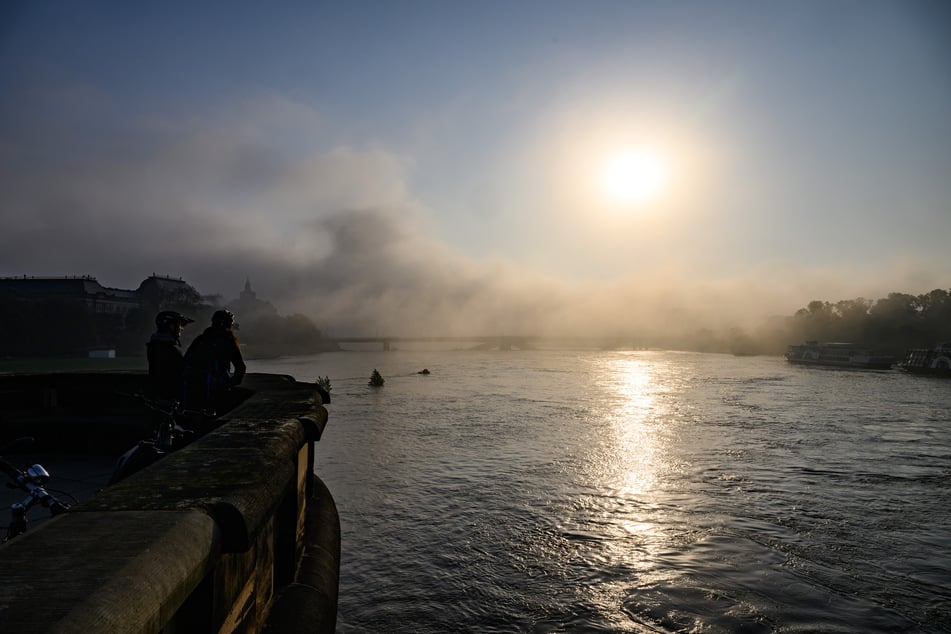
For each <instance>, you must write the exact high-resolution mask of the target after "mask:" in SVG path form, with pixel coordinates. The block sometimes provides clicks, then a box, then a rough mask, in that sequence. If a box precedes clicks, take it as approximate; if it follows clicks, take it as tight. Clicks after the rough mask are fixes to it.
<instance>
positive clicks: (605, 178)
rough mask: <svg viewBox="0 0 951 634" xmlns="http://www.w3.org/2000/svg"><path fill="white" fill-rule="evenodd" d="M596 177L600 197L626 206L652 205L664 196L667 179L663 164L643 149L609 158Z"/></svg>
mask: <svg viewBox="0 0 951 634" xmlns="http://www.w3.org/2000/svg"><path fill="white" fill-rule="evenodd" d="M598 174H599V180H600V182H599V183H598V187H599V189H600V191H601V194H602V196H603V197H604V198H605V199H606V200H607V201H608V202H610V203H613V204H615V205H621V206H625V207H631V206H640V205H645V204H647V203H650V202H653V201H654V200H656V199H658V198H659V197H661V196H662V195H663V194H664V193H665V191H666V189H667V186H668V182H669V180H670V173H669V168H668V165H667V163H666V161H665V160H664V159H663V158H662V157H661V156H660V155H659V154H656V153H652V152H648V151H645V150H624V151H622V152H618V153H616V154H614V155H612V156H610V157H609V158H607V159H606V160H605V161H604V162H603V165H602V166H601V168H600V170H599V172H598Z"/></svg>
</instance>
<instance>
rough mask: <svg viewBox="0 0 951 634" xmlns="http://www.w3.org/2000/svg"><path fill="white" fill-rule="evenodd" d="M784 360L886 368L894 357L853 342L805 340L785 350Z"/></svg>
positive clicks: (825, 364) (876, 368)
mask: <svg viewBox="0 0 951 634" xmlns="http://www.w3.org/2000/svg"><path fill="white" fill-rule="evenodd" d="M785 356H786V360H787V361H789V362H790V363H797V364H801V365H820V366H831V367H838V368H861V369H866V370H887V369H889V368H891V367H892V364H894V362H895V359H894V358H893V357H892V356H891V355H887V354H881V353H878V352H874V351H872V350H869V349H868V348H866V347H864V346H860V345H858V344H854V343H838V342H829V343H820V342H818V341H807V342H805V343H802V344H794V345H791V346H789V348H788V349H787V350H786V355H785Z"/></svg>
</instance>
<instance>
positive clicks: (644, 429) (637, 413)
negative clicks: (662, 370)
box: [603, 357, 659, 498]
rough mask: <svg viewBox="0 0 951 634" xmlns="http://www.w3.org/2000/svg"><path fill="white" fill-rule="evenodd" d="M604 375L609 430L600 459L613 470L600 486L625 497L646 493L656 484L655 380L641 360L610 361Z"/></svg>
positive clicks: (648, 365)
mask: <svg viewBox="0 0 951 634" xmlns="http://www.w3.org/2000/svg"><path fill="white" fill-rule="evenodd" d="M611 365H612V366H613V367H612V368H610V372H609V373H607V374H608V376H609V377H611V378H609V379H608V382H607V385H606V386H605V387H606V392H607V393H606V395H605V396H606V399H607V402H608V404H609V409H608V410H607V411H605V412H604V415H605V417H606V422H607V423H608V428H609V429H610V431H611V435H610V437H609V438H608V439H607V440H608V442H609V443H610V444H609V445H608V446H606V447H605V448H604V449H605V453H606V455H605V456H604V457H605V458H606V459H607V460H608V461H609V462H610V463H612V466H613V468H612V469H611V470H610V471H611V472H613V473H610V474H607V473H606V474H605V475H610V476H611V477H610V481H606V482H603V485H604V486H609V487H612V488H614V489H615V492H616V494H618V495H620V496H622V497H625V498H629V497H639V496H643V495H645V494H647V493H649V492H650V491H651V490H652V489H653V488H654V486H655V485H656V483H657V478H658V475H657V473H656V467H657V460H658V451H659V448H658V438H657V435H658V429H657V428H658V421H657V416H656V409H657V393H658V386H657V377H656V376H655V373H654V368H653V367H652V365H651V364H650V363H649V362H647V361H645V360H644V359H640V358H634V357H622V358H618V359H614V360H612V364H611Z"/></svg>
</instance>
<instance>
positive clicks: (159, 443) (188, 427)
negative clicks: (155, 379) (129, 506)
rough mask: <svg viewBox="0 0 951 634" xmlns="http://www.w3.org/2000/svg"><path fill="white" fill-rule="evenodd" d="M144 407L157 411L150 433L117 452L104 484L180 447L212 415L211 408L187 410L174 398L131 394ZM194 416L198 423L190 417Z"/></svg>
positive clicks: (202, 429)
mask: <svg viewBox="0 0 951 634" xmlns="http://www.w3.org/2000/svg"><path fill="white" fill-rule="evenodd" d="M135 397H136V398H137V399H139V400H140V401H141V402H142V403H143V404H144V405H145V406H146V407H147V408H148V409H150V410H152V411H154V412H157V413H158V414H160V415H161V420H160V421H159V423H158V424H157V425H156V428H155V431H154V433H153V434H152V436H151V437H149V438H145V439H143V440H140V441H139V442H137V443H136V444H135V445H134V446H133V447H131V448H129V449H128V450H127V451H126V452H125V453H123V454H122V455H121V456H119V459H118V460H117V461H116V466H115V468H114V469H113V471H112V475H111V476H110V478H109V482H108V484H110V485H111V484H115V483H116V482H120V481H122V480H124V479H125V478H128V477H129V476H130V475H132V474H133V473H136V472H137V471H140V470H142V469H144V468H145V467H147V466H149V465H150V464H152V463H153V462H157V461H158V460H160V459H161V458H163V457H165V456H166V455H168V454H169V453H171V452H173V451H177V450H178V449H181V448H182V447H184V446H185V445H187V444H189V443H190V442H192V441H193V440H195V439H196V438H199V437H201V436H202V435H203V434H204V433H205V432H207V431H208V426H207V425H206V424H205V423H207V422H208V421H210V420H212V419H214V418H215V413H214V412H209V411H206V410H187V409H184V408H183V407H182V405H181V403H179V402H178V401H156V400H152V399H149V398H147V397H144V396H142V395H138V394H137V395H135ZM196 417H197V418H198V420H199V424H197V425H194V424H192V423H191V422H190V421H194V420H195V418H196Z"/></svg>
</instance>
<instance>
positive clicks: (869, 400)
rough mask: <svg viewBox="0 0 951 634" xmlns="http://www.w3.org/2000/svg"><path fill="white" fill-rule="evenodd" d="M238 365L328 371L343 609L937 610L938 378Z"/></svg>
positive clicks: (532, 621) (679, 361) (446, 361)
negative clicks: (378, 381)
mask: <svg viewBox="0 0 951 634" xmlns="http://www.w3.org/2000/svg"><path fill="white" fill-rule="evenodd" d="M423 368H427V369H428V370H429V371H430V374H428V375H424V374H418V372H419V371H420V370H422V369H423ZM249 369H250V371H252V372H254V371H256V372H278V373H282V374H289V375H291V376H294V377H295V378H297V379H298V380H300V381H313V380H315V379H316V378H317V377H318V376H328V377H329V378H330V380H331V383H332V392H331V396H332V403H331V404H330V405H328V407H327V409H328V411H329V412H330V420H329V424H328V426H327V429H326V431H325V433H324V437H323V438H322V439H321V441H320V442H319V443H318V445H317V462H318V465H317V472H318V475H319V476H320V477H321V478H322V479H323V480H324V482H326V484H327V485H328V487H329V488H330V490H331V491H332V492H333V494H334V497H335V499H336V502H337V506H338V509H339V512H340V520H341V530H342V556H341V585H340V604H339V611H338V628H337V629H338V631H339V632H344V633H346V632H439V633H444V632H480V633H481V632H951V415H949V414H951V382H949V381H946V380H945V381H942V380H936V379H929V378H924V377H915V376H908V375H905V374H902V373H901V372H899V371H850V370H834V369H818V368H804V367H798V366H790V365H788V364H786V362H785V361H784V360H783V359H782V358H779V357H734V356H730V355H715V354H699V353H678V352H662V351H594V350H590V351H584V350H582V351H564V350H561V351H559V350H536V351H454V350H438V349H415V350H400V351H392V352H382V351H380V352H377V351H350V352H334V353H326V354H321V355H315V356H311V357H296V358H286V359H276V360H268V361H253V362H251V363H250V368H249ZM373 369H378V370H379V371H380V373H381V374H382V375H383V377H384V378H385V380H386V384H385V385H384V386H383V387H382V388H371V387H369V386H368V385H367V381H368V379H369V376H370V374H371V372H372V371H373Z"/></svg>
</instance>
